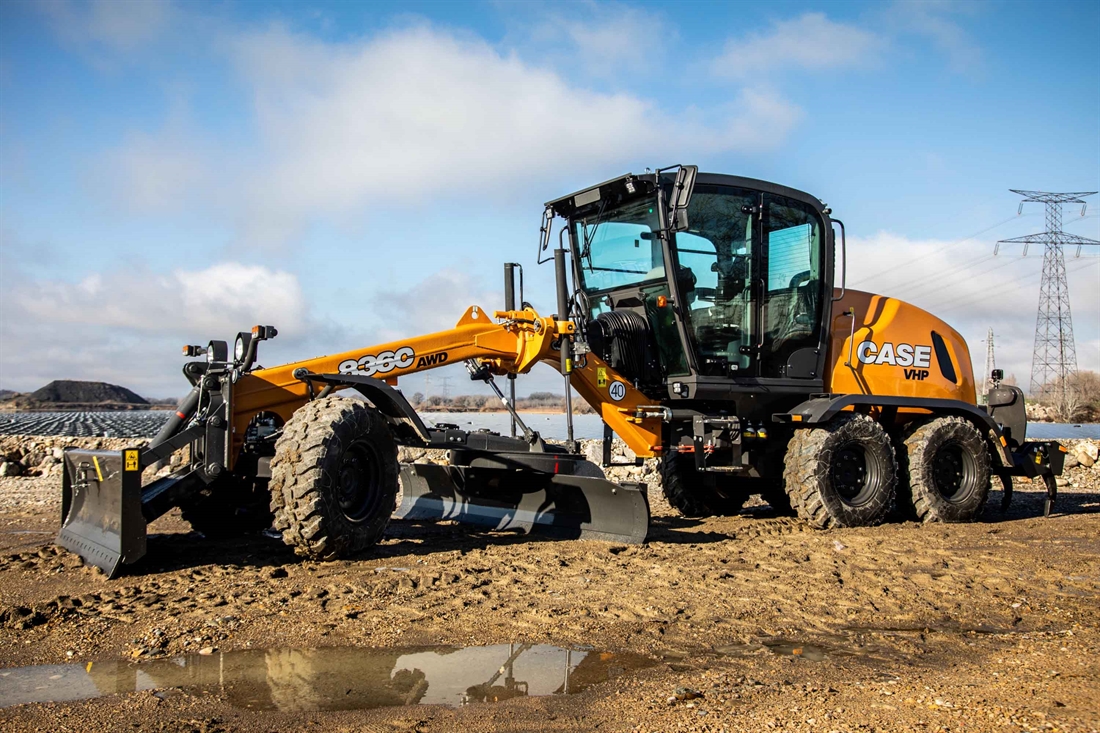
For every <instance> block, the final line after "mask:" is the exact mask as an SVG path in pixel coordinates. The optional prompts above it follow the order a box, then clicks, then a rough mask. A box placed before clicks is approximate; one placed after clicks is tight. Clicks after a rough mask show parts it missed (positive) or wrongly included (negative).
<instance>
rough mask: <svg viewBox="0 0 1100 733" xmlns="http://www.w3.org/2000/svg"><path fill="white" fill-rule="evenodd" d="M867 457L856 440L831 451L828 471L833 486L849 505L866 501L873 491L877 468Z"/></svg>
mask: <svg viewBox="0 0 1100 733" xmlns="http://www.w3.org/2000/svg"><path fill="white" fill-rule="evenodd" d="M867 458H868V457H867V449H866V448H864V446H862V445H861V444H859V443H856V442H852V443H845V444H844V445H841V446H840V447H839V448H838V449H837V450H836V451H835V452H834V453H833V460H832V466H831V467H830V471H829V474H830V478H831V479H832V484H833V488H834V489H836V492H837V494H839V495H840V499H841V501H843V502H844V503H845V504H848V505H849V506H860V505H862V504H865V503H867V501H868V500H870V498H871V496H872V494H873V493H874V486H875V482H876V481H877V480H878V469H877V466H876V465H875V463H874V462H873V461H869V460H868V459H867Z"/></svg>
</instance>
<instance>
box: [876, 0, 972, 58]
mask: <svg viewBox="0 0 1100 733" xmlns="http://www.w3.org/2000/svg"><path fill="white" fill-rule="evenodd" d="M977 7H979V4H977V3H958V2H950V1H949V0H895V2H894V3H893V5H891V6H890V7H889V8H888V9H887V10H886V11H885V12H886V18H887V21H888V22H889V23H890V24H891V25H893V26H894V27H895V28H896V30H897V32H898V33H902V34H913V35H919V36H924V37H925V38H928V39H930V40H931V41H932V43H933V44H935V46H936V47H937V48H939V50H940V51H941V52H943V53H944V54H946V55H947V58H948V60H949V61H950V63H951V66H952V68H953V69H955V70H956V71H961V72H971V73H973V72H975V71H977V70H980V68H981V65H982V59H983V57H982V52H981V48H980V47H979V46H978V44H977V43H976V42H975V41H974V40H973V39H972V38H971V37H970V34H968V33H967V32H966V31H965V30H963V28H962V26H960V25H959V24H958V23H956V22H955V21H954V20H953V19H952V16H954V15H958V14H960V13H972V12H975V10H976V8H977Z"/></svg>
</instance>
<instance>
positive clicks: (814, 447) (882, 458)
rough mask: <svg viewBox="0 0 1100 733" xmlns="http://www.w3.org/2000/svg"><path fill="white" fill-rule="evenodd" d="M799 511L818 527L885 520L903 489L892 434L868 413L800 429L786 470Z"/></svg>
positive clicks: (865, 524) (866, 524)
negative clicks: (898, 479) (888, 433)
mask: <svg viewBox="0 0 1100 733" xmlns="http://www.w3.org/2000/svg"><path fill="white" fill-rule="evenodd" d="M783 478H784V483H785V485H786V489H787V494H788V496H790V498H791V505H792V506H793V507H794V508H795V510H796V511H797V512H798V516H799V517H801V518H802V519H803V520H804V521H805V522H807V523H808V524H810V525H811V526H813V527H817V528H818V529H826V528H829V527H869V526H873V525H876V524H881V523H882V521H883V520H884V519H885V518H886V516H887V515H888V514H889V513H890V512H891V511H892V510H893V508H894V503H895V499H896V495H897V460H896V458H895V456H894V447H893V445H892V444H891V442H890V436H888V435H887V434H886V431H885V430H884V429H883V427H882V425H880V424H879V423H877V422H876V421H875V420H873V419H871V418H870V417H868V416H867V415H858V414H844V415H838V416H837V417H835V418H833V419H832V420H831V421H830V422H828V423H827V424H825V425H822V426H819V427H813V428H803V429H801V430H796V431H795V434H794V437H793V438H791V441H790V443H789V444H788V446H787V458H786V469H785V470H784V472H783Z"/></svg>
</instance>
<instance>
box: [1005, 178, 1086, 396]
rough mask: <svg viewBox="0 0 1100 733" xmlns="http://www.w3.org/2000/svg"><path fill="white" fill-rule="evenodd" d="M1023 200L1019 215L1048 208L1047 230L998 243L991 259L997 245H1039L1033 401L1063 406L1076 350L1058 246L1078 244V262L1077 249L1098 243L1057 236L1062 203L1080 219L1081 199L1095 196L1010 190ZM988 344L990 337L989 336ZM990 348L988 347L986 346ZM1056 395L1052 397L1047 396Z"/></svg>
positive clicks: (1063, 257)
mask: <svg viewBox="0 0 1100 733" xmlns="http://www.w3.org/2000/svg"><path fill="white" fill-rule="evenodd" d="M1010 190H1011V191H1012V193H1017V194H1019V195H1021V196H1023V197H1024V198H1023V200H1022V201H1021V202H1020V208H1019V209H1018V212H1022V211H1023V210H1024V204H1026V203H1029V202H1035V203H1043V204H1046V207H1047V230H1046V231H1045V232H1043V233H1041V234H1028V235H1027V236H1024V237H1015V238H1013V239H1002V240H1000V241H999V242H997V246H996V247H995V248H994V250H993V254H997V253H998V252H999V251H1000V248H1001V245H1002V244H1022V245H1024V255H1027V248H1028V245H1031V244H1042V245H1043V279H1042V282H1041V284H1040V285H1039V313H1038V316H1037V317H1036V319H1035V350H1034V352H1033V354H1032V357H1031V390H1030V391H1031V395H1032V397H1040V396H1043V397H1051V396H1057V397H1058V398H1059V399H1060V400H1061V403H1064V402H1065V398H1066V389H1067V387H1068V383H1067V380H1068V379H1069V377H1071V376H1073V375H1075V374H1076V373H1077V348H1076V346H1075V345H1074V342H1073V317H1072V315H1071V314H1070V309H1069V283H1068V282H1067V281H1066V261H1065V255H1064V253H1063V252H1062V247H1063V245H1067V244H1068V245H1077V254H1076V256H1077V257H1080V256H1081V248H1082V247H1085V246H1088V245H1095V244H1100V242H1098V241H1097V240H1095V239H1088V238H1086V237H1079V236H1077V235H1076V234H1067V233H1066V232H1063V231H1062V204H1081V214H1082V215H1084V213H1085V206H1086V205H1087V204H1086V202H1085V200H1084V197H1085V196H1092V195H1094V194H1095V193H1096V191H1079V192H1075V193H1050V192H1048V191H1021V190H1017V189H1010ZM990 343H991V344H992V335H991V336H990ZM990 348H992V346H990ZM1052 391H1056V392H1057V394H1056V395H1052V394H1050V393H1051V392H1052Z"/></svg>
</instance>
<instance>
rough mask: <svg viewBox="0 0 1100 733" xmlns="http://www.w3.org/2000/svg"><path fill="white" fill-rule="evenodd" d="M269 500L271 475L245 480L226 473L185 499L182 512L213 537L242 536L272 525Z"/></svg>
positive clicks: (198, 527)
mask: <svg viewBox="0 0 1100 733" xmlns="http://www.w3.org/2000/svg"><path fill="white" fill-rule="evenodd" d="M269 504H270V496H269V493H268V487H267V479H255V480H253V481H248V482H245V481H243V480H241V479H238V478H236V477H225V478H223V479H219V480H218V481H215V482H214V483H212V484H210V485H209V486H207V487H206V488H204V489H202V490H201V491H199V492H197V493H195V494H194V495H192V496H191V497H189V498H188V499H187V500H186V501H185V502H183V503H182V504H181V505H180V516H182V517H183V520H184V521H185V522H189V523H190V524H191V529H193V530H195V531H196V532H201V533H202V534H203V535H205V536H206V537H208V538H209V539H212V540H214V539H226V538H230V537H242V536H244V535H249V534H257V533H259V532H263V531H264V530H265V529H267V528H268V527H270V526H271V522H272V519H273V516H272V513H271V508H270V506H269Z"/></svg>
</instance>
